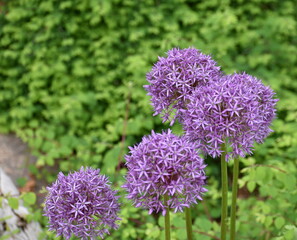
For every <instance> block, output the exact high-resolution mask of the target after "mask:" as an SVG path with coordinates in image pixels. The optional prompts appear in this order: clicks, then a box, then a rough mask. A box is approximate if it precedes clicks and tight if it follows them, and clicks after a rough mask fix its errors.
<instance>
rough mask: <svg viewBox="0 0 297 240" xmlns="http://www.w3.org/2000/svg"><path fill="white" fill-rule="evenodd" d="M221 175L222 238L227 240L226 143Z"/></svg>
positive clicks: (223, 148) (223, 146) (222, 157)
mask: <svg viewBox="0 0 297 240" xmlns="http://www.w3.org/2000/svg"><path fill="white" fill-rule="evenodd" d="M222 150H223V152H222V155H221V177H222V206H221V208H222V209H221V210H222V211H221V240H226V233H227V217H228V201H227V200H228V199H227V198H228V179H227V177H228V176H227V162H226V145H225V143H223V144H222Z"/></svg>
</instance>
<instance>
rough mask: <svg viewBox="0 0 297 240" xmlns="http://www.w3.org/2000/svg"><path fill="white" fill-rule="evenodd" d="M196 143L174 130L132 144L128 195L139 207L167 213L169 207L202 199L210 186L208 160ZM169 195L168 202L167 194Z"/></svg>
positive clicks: (128, 160) (154, 134)
mask: <svg viewBox="0 0 297 240" xmlns="http://www.w3.org/2000/svg"><path fill="white" fill-rule="evenodd" d="M195 149H196V145H195V144H194V143H191V142H188V141H187V140H186V139H185V138H184V137H178V136H175V135H173V134H172V133H171V131H170V130H168V131H166V132H163V133H162V134H160V133H154V132H153V131H152V134H151V135H149V136H145V137H143V139H142V142H141V143H140V144H138V145H136V146H134V147H130V154H129V155H127V156H126V160H127V163H126V164H127V167H128V173H127V175H126V184H125V185H124V186H123V188H125V189H126V190H127V192H128V196H127V198H128V199H132V200H133V201H134V205H135V206H136V207H143V208H145V209H148V210H149V213H150V214H151V213H152V212H160V211H161V212H162V214H163V215H165V214H166V209H167V208H172V209H174V211H175V212H176V211H182V210H183V208H184V207H189V206H190V205H191V204H193V203H197V199H198V200H202V194H203V193H204V192H206V191H207V190H206V189H205V188H204V187H203V186H204V185H205V179H206V176H205V173H204V168H205V166H206V165H205V164H204V162H203V159H202V158H200V157H199V155H198V154H197V151H196V150H195ZM165 194H166V195H167V196H168V197H169V200H168V202H166V203H164V195H165Z"/></svg>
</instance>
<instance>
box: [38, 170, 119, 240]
mask: <svg viewBox="0 0 297 240" xmlns="http://www.w3.org/2000/svg"><path fill="white" fill-rule="evenodd" d="M99 173H100V170H99V169H97V170H96V169H92V168H86V169H84V168H83V167H82V168H81V169H80V171H78V172H73V173H70V174H69V175H68V176H65V175H63V173H61V172H60V173H59V175H58V179H57V180H56V181H55V182H54V183H53V184H52V186H51V187H48V188H47V190H48V191H49V193H48V195H47V197H46V200H45V207H44V211H45V214H44V215H45V216H47V217H48V218H49V230H51V231H56V233H57V236H63V237H64V238H65V239H69V238H70V237H71V235H72V234H73V235H75V236H76V237H79V238H80V239H84V240H87V239H97V238H96V237H97V236H100V237H101V238H103V236H104V235H105V234H109V229H110V228H114V229H117V228H118V225H117V224H116V221H117V220H120V219H119V218H118V217H117V213H118V211H119V203H118V198H119V197H118V196H116V195H115V194H116V192H115V191H113V190H111V188H110V186H109V181H108V178H107V177H106V176H104V175H100V174H99Z"/></svg>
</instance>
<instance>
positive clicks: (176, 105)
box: [144, 48, 221, 123]
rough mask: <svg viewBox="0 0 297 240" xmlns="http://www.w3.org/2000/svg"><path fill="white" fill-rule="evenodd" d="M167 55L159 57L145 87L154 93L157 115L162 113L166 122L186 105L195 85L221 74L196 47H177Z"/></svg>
mask: <svg viewBox="0 0 297 240" xmlns="http://www.w3.org/2000/svg"><path fill="white" fill-rule="evenodd" d="M167 55H168V57H166V58H165V57H159V60H158V62H157V63H156V64H155V65H154V66H153V68H152V70H151V72H149V73H148V74H147V81H148V82H149V83H150V85H145V86H144V88H145V89H146V90H147V91H148V95H150V96H151V101H152V105H153V107H154V109H155V113H154V115H157V114H161V115H162V118H163V120H164V122H165V121H167V120H169V118H170V116H171V115H172V114H174V113H176V114H178V112H179V110H180V109H183V108H184V106H185V99H186V97H187V96H188V95H189V94H191V93H192V91H193V90H194V89H195V88H196V87H199V86H203V85H206V84H207V83H208V82H209V81H211V80H215V79H217V78H218V76H219V75H221V73H220V67H218V66H217V63H216V62H215V61H214V60H212V58H211V57H210V56H208V55H205V54H203V53H201V52H200V51H199V50H197V49H195V48H186V49H176V48H174V49H172V50H170V51H168V53H167ZM175 117H176V116H174V118H175ZM174 118H173V120H172V122H171V123H173V122H174Z"/></svg>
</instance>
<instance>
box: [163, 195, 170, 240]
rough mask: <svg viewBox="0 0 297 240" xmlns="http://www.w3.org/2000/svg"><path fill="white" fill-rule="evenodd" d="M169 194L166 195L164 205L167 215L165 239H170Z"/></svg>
mask: <svg viewBox="0 0 297 240" xmlns="http://www.w3.org/2000/svg"><path fill="white" fill-rule="evenodd" d="M168 200H169V197H168V195H167V194H166V195H164V205H165V207H166V215H165V240H170V209H169V207H168Z"/></svg>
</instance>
